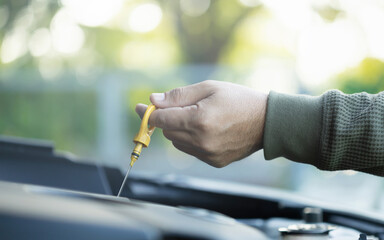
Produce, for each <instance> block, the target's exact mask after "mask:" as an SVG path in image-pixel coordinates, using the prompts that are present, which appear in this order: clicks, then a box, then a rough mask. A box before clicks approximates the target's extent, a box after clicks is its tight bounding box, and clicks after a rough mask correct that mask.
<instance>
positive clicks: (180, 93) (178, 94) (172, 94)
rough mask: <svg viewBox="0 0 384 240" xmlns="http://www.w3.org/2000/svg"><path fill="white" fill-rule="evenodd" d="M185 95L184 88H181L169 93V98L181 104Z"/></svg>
mask: <svg viewBox="0 0 384 240" xmlns="http://www.w3.org/2000/svg"><path fill="white" fill-rule="evenodd" d="M183 93H184V88H182V87H179V88H175V89H172V90H171V91H169V92H168V96H169V98H170V100H171V101H173V102H179V101H180V100H181V99H182V97H183Z"/></svg>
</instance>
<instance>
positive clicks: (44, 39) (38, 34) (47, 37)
mask: <svg viewBox="0 0 384 240" xmlns="http://www.w3.org/2000/svg"><path fill="white" fill-rule="evenodd" d="M51 45H52V44H51V33H50V32H49V30H48V29H47V28H39V29H36V30H35V31H34V32H33V33H32V36H31V38H30V39H29V42H28V47H29V51H30V53H31V55H32V56H34V57H41V56H43V55H45V54H47V53H48V52H49V50H51Z"/></svg>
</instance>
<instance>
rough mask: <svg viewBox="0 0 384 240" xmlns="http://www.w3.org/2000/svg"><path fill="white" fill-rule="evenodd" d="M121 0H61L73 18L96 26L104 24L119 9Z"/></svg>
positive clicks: (121, 3) (80, 22) (83, 23)
mask: <svg viewBox="0 0 384 240" xmlns="http://www.w3.org/2000/svg"><path fill="white" fill-rule="evenodd" d="M123 2H124V1H123V0H108V1H106V0H61V3H62V4H63V6H65V7H67V8H68V9H69V11H70V13H71V14H72V15H73V17H74V19H75V20H76V21H77V22H78V23H79V24H82V25H85V26H90V27H96V26H100V25H104V24H106V23H107V22H108V21H110V20H111V19H112V18H113V17H114V16H115V15H116V14H117V13H118V12H119V11H120V9H121V7H122V5H123Z"/></svg>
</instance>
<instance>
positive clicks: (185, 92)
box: [150, 81, 213, 108]
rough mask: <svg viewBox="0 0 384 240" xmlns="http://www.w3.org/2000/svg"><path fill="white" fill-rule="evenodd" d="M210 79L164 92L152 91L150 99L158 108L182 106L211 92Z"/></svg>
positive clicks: (190, 103) (192, 102)
mask: <svg viewBox="0 0 384 240" xmlns="http://www.w3.org/2000/svg"><path fill="white" fill-rule="evenodd" d="M212 86H213V84H211V81H204V82H201V83H197V84H193V85H189V86H185V87H180V88H175V89H173V90H171V91H169V92H166V93H152V94H151V97H150V100H151V102H152V103H153V104H154V105H155V106H156V107H158V108H170V107H184V106H189V105H193V104H195V103H197V102H198V101H200V100H201V99H204V98H206V97H208V96H210V95H211V94H212Z"/></svg>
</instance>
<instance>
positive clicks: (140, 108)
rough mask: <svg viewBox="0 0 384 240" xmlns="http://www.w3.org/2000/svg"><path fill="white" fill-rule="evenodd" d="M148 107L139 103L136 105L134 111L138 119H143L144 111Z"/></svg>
mask: <svg viewBox="0 0 384 240" xmlns="http://www.w3.org/2000/svg"><path fill="white" fill-rule="evenodd" d="M147 107H148V105H145V104H142V103H139V104H137V105H136V108H135V111H136V113H137V114H139V116H140V118H143V116H144V113H145V111H146V110H147Z"/></svg>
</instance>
